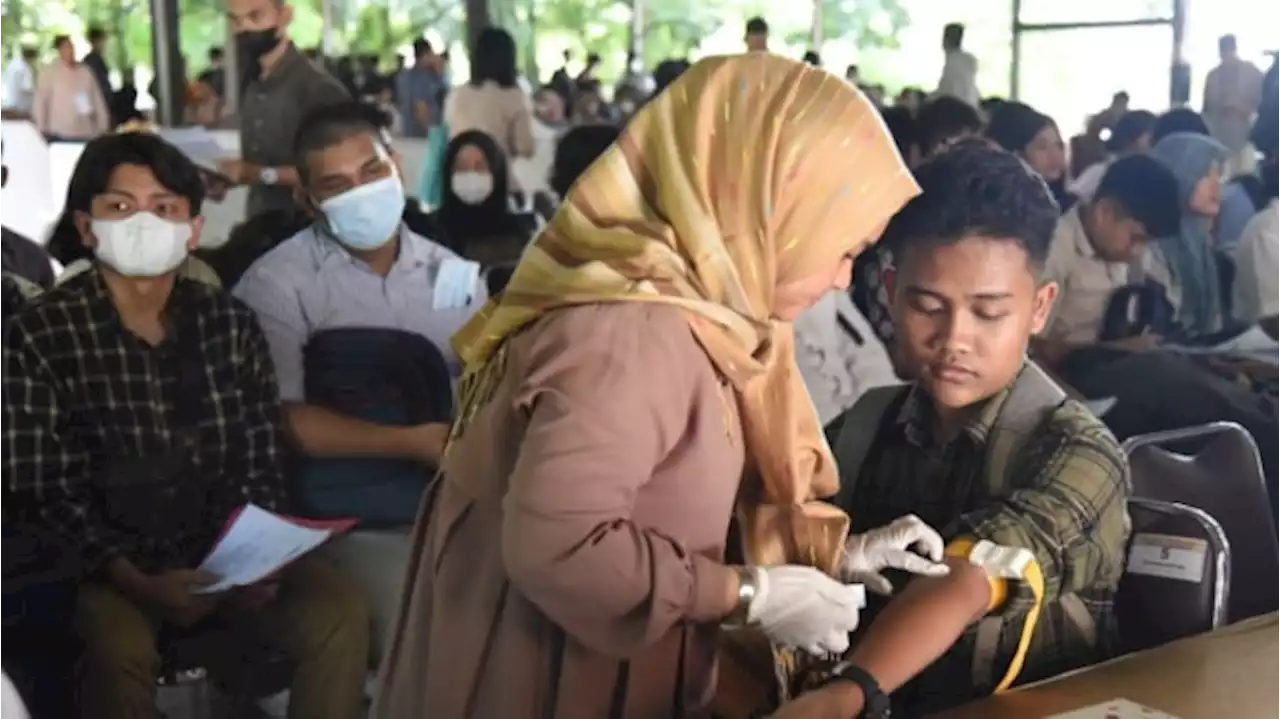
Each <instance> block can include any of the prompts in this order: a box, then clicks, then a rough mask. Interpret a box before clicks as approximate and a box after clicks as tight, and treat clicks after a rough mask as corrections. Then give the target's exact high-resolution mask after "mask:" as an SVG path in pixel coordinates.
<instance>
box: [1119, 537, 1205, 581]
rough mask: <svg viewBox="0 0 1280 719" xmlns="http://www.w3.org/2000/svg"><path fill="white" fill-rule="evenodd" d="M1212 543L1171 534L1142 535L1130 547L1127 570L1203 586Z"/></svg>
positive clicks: (1134, 539)
mask: <svg viewBox="0 0 1280 719" xmlns="http://www.w3.org/2000/svg"><path fill="white" fill-rule="evenodd" d="M1208 553H1209V543H1208V542H1206V541H1204V540H1203V539H1191V538H1188V537H1175V536H1172V535H1168V534H1138V535H1135V536H1134V538H1133V544H1132V545H1130V548H1129V565H1128V566H1127V567H1126V568H1125V571H1127V572H1131V573H1133V574H1145V575H1147V576H1149V577H1164V578H1165V579H1177V580H1179V581H1183V582H1194V583H1196V584H1199V583H1200V582H1201V581H1203V580H1204V559H1205V555H1206V554H1208Z"/></svg>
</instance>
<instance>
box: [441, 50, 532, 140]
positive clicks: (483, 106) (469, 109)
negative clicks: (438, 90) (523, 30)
mask: <svg viewBox="0 0 1280 719" xmlns="http://www.w3.org/2000/svg"><path fill="white" fill-rule="evenodd" d="M517 74H518V73H517V71H516V41H515V40H514V39H513V38H512V37H511V34H510V33H508V32H507V31H506V30H503V29H501V28H496V27H490V28H485V30H484V32H482V33H480V37H479V39H478V40H477V41H476V52H475V53H473V54H472V56H471V79H470V80H469V81H468V82H467V84H466V85H462V86H461V87H458V88H455V89H453V90H452V91H451V92H450V95H449V99H448V101H447V102H445V112H444V114H445V123H446V124H447V125H448V126H449V135H450V139H452V138H454V137H457V136H458V135H460V134H462V133H464V132H466V131H468V130H480V131H481V132H484V133H486V134H488V135H489V136H490V137H492V138H493V139H495V140H497V141H498V145H499V146H501V147H502V151H503V152H505V153H506V154H507V160H508V161H512V160H514V159H515V158H517V157H532V156H533V152H534V144H533V106H532V103H531V102H529V97H528V95H526V94H525V93H524V91H523V90H521V89H520V86H519V85H518V84H517V82H516V76H517Z"/></svg>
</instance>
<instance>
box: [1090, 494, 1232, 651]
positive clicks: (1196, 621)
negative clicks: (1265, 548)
mask: <svg viewBox="0 0 1280 719" xmlns="http://www.w3.org/2000/svg"><path fill="white" fill-rule="evenodd" d="M1129 516H1130V518H1131V519H1132V522H1133V536H1132V537H1131V538H1130V540H1129V547H1128V550H1127V552H1126V556H1127V561H1126V566H1125V573H1124V575H1123V576H1122V577H1121V578H1120V586H1119V589H1118V591H1117V592H1116V600H1115V610H1116V622H1117V624H1118V625H1119V632H1120V638H1119V640H1120V649H1121V651H1122V652H1123V653H1128V652H1136V651H1142V650H1143V649H1150V648H1151V647H1156V646H1159V645H1161V644H1165V643H1167V642H1171V641H1173V640H1175V639H1181V638H1182V637H1187V636H1191V635H1194V634H1200V633H1203V632H1207V631H1210V630H1212V629H1216V628H1218V627H1220V626H1222V625H1223V623H1224V622H1226V618H1227V598H1228V596H1229V592H1230V571H1231V570H1230V559H1231V548H1230V547H1231V545H1230V544H1229V543H1228V541H1227V537H1226V534H1225V533H1224V532H1223V530H1222V526H1221V525H1220V524H1219V523H1218V522H1217V520H1215V519H1214V518H1213V517H1211V516H1209V514H1208V513H1207V512H1205V511H1203V510H1200V509H1196V508H1195V507H1188V506H1187V505H1185V504H1175V503H1172V502H1160V501H1157V500H1153V499H1137V498H1135V499H1130V500H1129ZM1175 553H1176V554H1175Z"/></svg>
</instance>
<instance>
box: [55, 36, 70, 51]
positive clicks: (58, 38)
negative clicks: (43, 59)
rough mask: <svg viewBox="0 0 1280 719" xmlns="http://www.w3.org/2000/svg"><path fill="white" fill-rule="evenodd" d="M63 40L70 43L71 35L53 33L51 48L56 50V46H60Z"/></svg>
mask: <svg viewBox="0 0 1280 719" xmlns="http://www.w3.org/2000/svg"><path fill="white" fill-rule="evenodd" d="M64 42H65V43H68V44H70V43H71V36H70V35H54V36H53V46H52V47H53V49H54V50H57V49H58V48H60V47H62V43H64Z"/></svg>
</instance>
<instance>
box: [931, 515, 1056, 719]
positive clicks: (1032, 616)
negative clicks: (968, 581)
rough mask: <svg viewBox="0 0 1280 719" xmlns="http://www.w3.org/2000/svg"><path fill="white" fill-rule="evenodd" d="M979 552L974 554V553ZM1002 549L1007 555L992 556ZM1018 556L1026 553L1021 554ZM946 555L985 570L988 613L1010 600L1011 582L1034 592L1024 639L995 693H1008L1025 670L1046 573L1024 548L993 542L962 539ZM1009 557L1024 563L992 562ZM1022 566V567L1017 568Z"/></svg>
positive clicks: (1021, 638) (949, 547)
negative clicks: (989, 588)
mask: <svg viewBox="0 0 1280 719" xmlns="http://www.w3.org/2000/svg"><path fill="white" fill-rule="evenodd" d="M975 549H977V550H978V551H977V552H975V551H974V550H975ZM993 549H994V550H997V551H998V552H999V550H1003V552H1002V553H1003V554H1004V556H1003V557H1001V556H993V554H992V551H991V550H993ZM1017 553H1024V554H1022V555H1018V554H1017ZM946 555H947V556H948V557H958V558H963V559H968V560H969V561H970V562H972V563H973V564H974V565H975V566H978V567H982V569H984V570H986V572H987V577H988V579H989V581H990V582H991V600H990V601H989V602H988V603H987V612H988V613H990V612H992V611H995V610H996V609H997V608H999V607H1000V605H1002V604H1004V602H1005V599H1006V598H1007V597H1008V594H1009V589H1008V581H1009V580H1010V579H1016V580H1018V581H1021V582H1023V583H1025V584H1026V585H1027V587H1029V588H1030V589H1031V595H1032V597H1033V599H1034V601H1033V603H1032V605H1031V611H1029V612H1027V619H1026V622H1025V623H1024V624H1023V625H1022V636H1021V637H1019V639H1018V648H1017V650H1016V651H1014V653H1013V659H1012V660H1010V662H1009V669H1008V671H1006V672H1005V674H1004V678H1003V679H1001V680H1000V682H999V683H998V684H996V688H995V690H994V692H993V693H995V694H999V693H1000V692H1003V691H1005V690H1006V689H1008V688H1009V686H1010V685H1012V684H1013V682H1014V680H1015V679H1017V678H1018V673H1019V672H1021V671H1022V663H1023V662H1024V661H1026V658H1027V649H1028V648H1030V646H1031V636H1032V635H1033V634H1034V633H1035V627H1036V622H1037V621H1038V620H1039V619H1040V610H1041V608H1042V607H1043V606H1044V573H1043V572H1042V571H1041V570H1040V564H1039V563H1038V562H1036V559H1035V555H1033V554H1032V553H1031V552H1029V551H1028V550H1025V549H1015V548H1012V547H999V546H997V545H994V544H992V543H991V542H987V541H982V542H978V541H975V540H973V539H971V538H961V539H957V540H955V541H953V542H952V543H951V544H949V545H947V550H946ZM1009 556H1015V557H1016V558H1017V559H1019V560H1022V561H1014V562H1008V561H993V560H1000V559H1004V558H1006V557H1009ZM1019 564H1021V567H1018V566H1017V565H1019Z"/></svg>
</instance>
